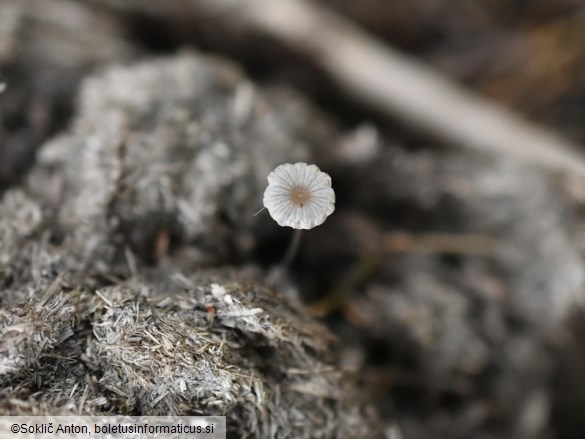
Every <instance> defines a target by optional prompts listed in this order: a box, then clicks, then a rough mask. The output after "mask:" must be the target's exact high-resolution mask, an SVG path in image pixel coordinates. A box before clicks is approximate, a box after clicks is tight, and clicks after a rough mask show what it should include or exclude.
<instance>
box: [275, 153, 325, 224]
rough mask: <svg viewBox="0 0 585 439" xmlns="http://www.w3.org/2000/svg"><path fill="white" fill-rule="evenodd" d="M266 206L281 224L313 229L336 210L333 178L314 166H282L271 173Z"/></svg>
mask: <svg viewBox="0 0 585 439" xmlns="http://www.w3.org/2000/svg"><path fill="white" fill-rule="evenodd" d="M264 206H265V207H266V208H267V209H268V212H269V213H270V216H271V217H272V218H274V220H275V221H276V222H277V223H278V224H279V225H280V226H283V227H285V226H286V227H292V228H293V229H312V228H313V227H316V226H318V225H320V224H323V222H325V220H326V219H327V217H328V216H329V215H331V214H332V213H333V211H334V210H335V192H334V191H333V189H332V188H331V177H330V176H329V175H328V174H326V173H325V172H321V171H320V170H319V168H318V167H317V166H315V165H307V164H306V163H295V164H290V163H286V164H284V165H280V166H278V167H277V168H276V169H275V170H274V171H272V172H271V173H270V174H269V175H268V187H267V188H266V191H265V192H264Z"/></svg>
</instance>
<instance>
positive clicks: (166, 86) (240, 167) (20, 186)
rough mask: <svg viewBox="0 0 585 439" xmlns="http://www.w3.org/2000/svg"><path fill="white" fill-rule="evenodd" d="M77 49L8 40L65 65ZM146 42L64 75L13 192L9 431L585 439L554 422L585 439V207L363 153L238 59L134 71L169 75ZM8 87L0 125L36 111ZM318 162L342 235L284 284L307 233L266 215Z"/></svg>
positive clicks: (6, 257)
mask: <svg viewBox="0 0 585 439" xmlns="http://www.w3.org/2000/svg"><path fill="white" fill-rule="evenodd" d="M41 3H42V2H41ZM46 3H47V4H48V3H51V4H53V3H54V4H55V7H57V6H61V7H63V8H78V9H75V10H76V11H78V14H80V15H77V17H78V19H81V18H82V17H84V16H85V15H84V14H87V16H92V17H93V16H94V15H93V14H96V15H95V16H96V17H97V16H99V17H102V18H103V19H104V20H106V21H107V23H109V24H108V25H107V26H113V27H112V28H108V29H110V30H111V29H126V30H128V29H129V28H130V25H129V24H128V23H129V22H128V21H126V20H130V21H131V20H132V18H131V17H130V18H129V17H128V16H126V15H123V14H120V13H119V10H118V9H117V8H113V9H109V8H108V7H102V8H96V9H94V8H93V7H90V6H87V5H88V4H90V3H91V4H102V3H103V4H106V3H108V4H115V3H116V2H101V1H98V0H95V1H93V2H87V3H86V2H83V3H77V2H67V1H55V2H53V1H52V0H51V1H50V2H46ZM34 4H35V2H33V1H32V0H31V1H27V2H22V3H21V2H12V1H6V0H5V1H0V10H2V9H1V8H9V9H11V10H19V11H21V12H20V15H17V16H18V17H23V16H24V15H23V14H25V13H26V14H29V15H30V14H32V15H31V16H36V15H34V14H41V12H42V11H43V9H42V8H34V7H33V6H34ZM42 4H45V3H42ZM140 4H141V3H140V2H128V5H131V7H130V10H136V9H140V8H141V6H140ZM177 4H178V3H176V2H168V3H165V5H166V6H165V8H169V10H172V9H173V5H174V6H176V5H177ZM19 8H20V9H19ZM165 8H163V9H165ZM67 10H70V9H67ZM71 10H72V9H71ZM142 12H143V13H145V14H146V12H144V11H142ZM147 12H148V11H147ZM150 13H152V12H148V14H150ZM27 16H28V15H27ZM5 17H7V15H3V14H0V23H1V22H2V20H5V19H6V18H5ZM165 17H166V18H165ZM159 19H160V20H163V21H164V20H170V19H169V17H168V16H166V15H161V16H160V17H159ZM81 22H83V20H81ZM104 23H105V22H104ZM55 26H57V28H59V29H61V28H60V27H59V26H62V24H60V21H57V22H56V24H55ZM107 26H106V27H107ZM124 26H127V27H126V28H125V27H124ZM6 29H10V28H7V27H2V26H0V32H4V31H6V32H8V31H7V30H6ZM26 29H27V30H28V29H31V30H34V29H35V27H34V26H31V27H27V28H26ZM66 29H67V28H64V29H61V30H62V31H63V33H61V32H55V34H46V32H45V31H39V32H40V33H39V34H37V33H34V32H32V31H31V33H30V34H29V33H27V32H19V33H14V34H13V35H12V34H11V35H12V37H11V38H12V39H13V41H14V43H13V44H16V45H18V46H19V47H37V45H39V44H41V42H40V38H41V36H43V35H49V36H46V38H45V41H44V43H43V44H46V46H47V47H51V48H53V50H56V51H57V52H58V53H64V51H65V50H66V49H65V48H59V47H60V46H59V45H58V44H57V42H58V41H60V36H61V35H63V34H65V35H66V34H67V30H66ZM167 31H168V29H167ZM100 32H101V31H96V32H95V33H92V35H94V37H95V38H102V37H100V36H99V35H101V34H100ZM73 33H75V32H73ZM130 34H131V33H130V32H128V33H127V34H123V33H121V34H119V33H116V32H113V31H112V32H104V36H103V38H104V41H103V42H102V43H103V44H105V46H107V47H109V49H108V50H106V49H107V47H101V44H97V46H96V47H101V48H100V50H99V51H97V49H96V52H95V53H94V49H95V47H94V46H92V45H90V44H87V45H86V46H87V50H86V51H81V52H76V53H78V54H83V58H84V59H86V58H88V59H90V61H88V63H87V64H86V63H85V62H78V61H76V59H77V58H76V57H75V56H73V55H71V56H69V55H68V56H64V58H65V59H66V60H68V61H70V62H71V63H70V64H65V65H63V64H59V65H58V66H57V67H55V70H54V71H55V72H57V73H58V74H56V76H54V77H55V78H56V80H57V82H59V80H61V79H63V78H68V77H69V76H67V75H74V76H75V78H76V79H75V80H72V81H70V82H67V84H68V86H67V87H65V88H64V89H63V90H64V93H63V95H59V96H61V97H60V98H59V99H62V102H64V103H65V104H67V105H73V104H72V102H73V101H72V99H73V96H74V95H76V96H77V98H76V102H77V103H76V105H75V111H74V112H73V115H72V118H71V121H70V122H69V123H68V124H66V121H67V119H68V117H64V118H62V120H61V122H62V125H61V126H59V125H58V124H57V125H55V126H54V127H53V131H54V132H55V133H54V135H52V136H51V137H50V139H49V140H47V141H45V139H43V140H42V141H39V143H42V144H43V145H42V148H41V149H40V150H39V153H38V157H37V161H36V163H35V165H34V166H33V167H32V169H31V170H30V172H29V173H28V174H26V175H24V174H23V173H22V172H21V171H20V172H17V174H18V178H13V177H10V178H5V180H4V181H0V186H2V187H1V188H0V190H2V191H3V192H2V195H1V198H0V414H73V413H76V414H106V413H107V414H110V413H114V414H129V415H134V414H199V413H205V414H216V415H227V416H228V430H229V431H230V432H231V434H232V435H234V436H235V437H324V438H330V437H331V438H333V437H336V438H348V437H356V438H361V437H381V436H382V435H383V433H385V434H386V436H387V437H390V438H392V439H396V438H397V437H400V434H401V435H402V436H403V437H404V438H409V439H410V438H414V439H417V438H421V439H423V438H429V437H444V438H470V437H473V438H475V437H477V438H489V437H497V438H504V439H505V438H520V439H523V438H542V439H545V438H546V439H555V438H559V439H560V438H564V437H578V436H570V434H571V431H572V430H571V428H569V427H566V428H564V429H563V428H559V427H558V426H557V425H555V424H554V423H553V422H551V419H553V418H551V416H559V415H558V413H559V411H560V410H562V412H563V416H565V417H564V418H562V417H561V418H557V419H565V420H569V421H570V422H573V424H571V423H570V422H569V423H568V424H566V425H578V423H579V415H578V414H577V415H572V416H571V415H570V414H571V413H572V412H571V410H574V409H575V407H579V406H578V405H575V402H574V401H573V400H572V399H571V398H566V397H565V396H566V393H562V392H567V390H566V389H568V388H569V389H570V388H571V386H573V385H574V384H573V383H577V384H575V385H579V383H581V381H579V380H576V379H575V377H577V376H578V373H577V371H578V368H577V369H575V365H576V364H577V365H578V364H579V361H580V358H581V356H580V353H579V352H581V351H579V349H580V348H579V347H578V340H577V338H578V336H579V334H580V333H581V332H582V330H580V329H579V328H580V327H581V326H579V324H573V325H572V326H571V327H569V329H571V331H572V332H571V331H566V328H567V321H568V319H569V318H570V317H571V316H575V315H576V316H579V315H581V314H582V311H579V309H580V307H581V305H580V304H581V303H582V298H583V283H584V281H585V269H584V267H583V260H582V251H583V246H582V242H583V241H582V236H583V235H582V233H583V222H582V218H581V216H582V211H581V210H580V207H579V206H580V203H582V201H583V199H584V197H583V194H584V193H585V191H584V187H583V185H582V184H581V183H580V182H578V181H574V180H569V179H563V178H557V177H553V176H549V175H544V174H543V173H542V172H541V171H540V170H538V169H532V168H529V167H526V166H523V165H521V164H519V163H516V162H513V161H509V160H503V159H499V158H496V157H487V156H483V155H479V154H470V153H469V154H468V153H462V152H461V151H455V150H450V149H449V148H445V147H441V148H440V147H437V146H436V145H420V144H416V145H415V146H416V147H415V148H409V147H408V145H406V144H405V145H400V144H397V142H396V139H395V138H394V137H393V136H392V135H391V134H389V133H388V132H386V131H384V130H383V129H382V128H383V127H382V126H379V125H376V124H375V123H369V124H367V123H366V124H361V125H359V126H357V127H354V126H352V127H343V128H342V127H341V125H340V124H339V123H337V122H336V118H335V115H334V114H325V113H324V112H323V111H319V110H317V109H315V107H314V106H312V105H311V104H310V103H309V102H308V100H307V99H306V98H304V97H302V96H300V95H299V94H297V93H295V92H293V91H291V90H290V89H288V88H286V87H281V86H274V85H267V84H265V83H261V82H257V81H254V80H252V79H250V78H249V77H247V75H246V74H244V73H243V72H242V70H241V69H240V68H239V67H238V66H237V65H236V64H234V63H232V62H229V61H226V60H225V59H222V58H221V57H219V56H216V55H213V56H211V55H202V54H200V53H198V52H196V51H193V50H184V51H182V52H179V53H175V54H173V55H167V56H157V57H155V56H151V55H150V54H149V55H146V56H145V57H144V58H145V59H143V60H141V61H126V62H125V63H124V64H121V63H120V62H118V61H117V59H119V58H117V56H118V54H121V53H127V54H128V53H132V54H137V53H141V52H142V51H143V50H147V48H138V49H137V48H136V47H137V45H136V44H135V43H136V42H134V41H132V40H131V38H130V36H129V35H130ZM19 38H23V40H22V41H21V40H19ZM53 39H56V40H55V41H57V42H54V41H53ZM108 39H112V41H114V42H115V43H112V44H110V43H108V42H107V41H108ZM4 41H8V40H2V42H4ZM25 42H26V44H28V45H29V46H26V45H24V44H25ZM0 44H2V43H0ZM74 47H76V46H74ZM92 47H94V49H91V48H92ZM110 49H111V51H110ZM125 51H127V52H125ZM41 52H44V51H41ZM98 52H99V53H98ZM2 53H3V52H2ZM34 53H36V52H34ZM0 56H2V55H1V54H0ZM80 56H81V55H80ZM21 58H22V60H21ZM57 59H58V57H56V56H54V55H50V54H47V56H46V58H43V57H39V60H38V62H39V65H40V66H45V67H46V68H44V69H41V72H42V71H51V69H50V68H49V65H52V64H51V63H53V62H56V61H55V60H57ZM4 60H5V61H4ZM25 60H26V62H25ZM30 60H31V55H30V54H27V52H26V51H23V52H21V51H12V52H10V54H9V55H6V58H3V62H6V64H5V65H21V66H22V67H19V68H22V71H23V72H27V75H30V76H22V78H29V77H30V78H34V77H35V75H36V74H40V73H39V72H38V69H37V70H34V69H32V68H30V66H29V64H27V62H30ZM91 65H93V66H99V69H97V70H94V71H93V72H92V73H87V70H85V69H89V66H91ZM81 66H84V67H83V68H81ZM7 72H10V71H9V70H7ZM6 75H7V76H6V79H7V91H6V92H5V93H2V94H0V108H2V109H3V110H2V111H3V112H2V115H1V116H2V122H3V123H6V122H5V121H6V120H8V119H9V118H8V116H5V115H7V114H8V113H9V111H10V112H14V113H15V114H20V116H23V115H25V114H26V113H27V112H28V111H29V106H28V104H27V103H26V102H28V101H26V102H25V101H22V102H20V101H19V102H20V103H19V104H18V105H17V104H14V102H15V101H13V96H15V95H16V94H18V93H24V92H27V91H30V90H31V89H34V87H32V86H30V85H29V83H28V82H24V79H23V82H22V83H20V82H19V81H16V82H12V81H11V80H10V79H11V78H12V76H10V75H9V74H8V73H6ZM19 77H20V76H19ZM27 81H28V79H27ZM80 81H81V82H80ZM46 84H47V86H48V87H49V88H50V89H51V90H59V87H58V86H57V85H55V83H53V82H47V83H46ZM78 84H81V85H80V87H78ZM10 93H13V94H12V95H11V94H10ZM5 105H6V107H4V106H5ZM4 108H6V110H4ZM8 109H9V111H8ZM50 113H51V114H53V115H54V114H55V113H54V112H53V111H52V110H51V111H50ZM20 116H19V117H20ZM23 117H24V116H23ZM64 126H66V128H64ZM10 133H13V131H10ZM11 139H13V136H12V134H10V135H7V136H3V137H2V139H1V140H2V142H3V143H2V144H1V145H4V147H6V145H7V144H8V143H10V142H11V141H12V140H11ZM2 151H6V149H4V150H0V157H2V158H1V159H0V167H1V166H2V165H3V164H4V165H5V164H6V163H8V162H7V161H6V160H8V159H7V157H8V156H7V155H2V154H3V152H2ZM19 151H20V149H19ZM297 161H306V162H309V163H315V164H316V165H318V166H319V167H320V168H321V169H322V170H323V171H326V172H328V173H329V174H330V175H331V176H332V179H333V187H334V189H335V191H336V198H337V201H336V211H335V212H334V214H333V215H331V216H330V217H329V218H328V219H327V221H326V222H325V223H324V224H323V225H322V226H320V227H318V228H316V229H314V230H311V231H307V232H306V233H305V235H304V236H303V241H302V243H301V247H300V252H299V254H298V256H297V258H296V259H295V261H294V262H293V264H292V266H291V267H288V268H282V267H279V268H277V266H278V263H279V261H280V260H281V258H282V256H283V255H284V253H285V251H286V246H287V243H288V240H289V239H290V230H287V229H283V228H279V227H278V226H277V225H276V224H275V223H274V221H272V220H271V219H270V217H269V215H268V214H267V213H266V212H261V213H260V214H258V215H256V216H254V214H255V213H256V212H258V211H259V210H260V208H261V207H262V204H261V203H262V193H263V191H264V189H265V187H266V176H267V175H268V173H269V172H270V171H271V170H272V169H273V168H274V167H275V166H276V165H278V164H281V163H284V162H293V163H294V162H297ZM29 164H30V163H29ZM10 169H13V168H12V167H11V168H10ZM1 178H2V177H1V175H0V179H1ZM9 186H10V187H9ZM316 315H318V316H319V317H316ZM334 334H335V335H334ZM571 334H574V335H573V336H572V337H573V338H571ZM562 346H565V352H564V353H563V355H561V356H559V355H557V350H558V349H559V347H562ZM566 346H568V347H569V348H571V350H570V351H567V350H566V349H568V348H567V347H566ZM555 371H556V373H557V377H558V376H559V375H558V374H559V373H561V376H562V377H563V379H562V380H559V379H558V378H557V379H556V380H552V379H551V378H552V377H553V373H554V372H555ZM559 371H560V372H559ZM564 371H567V373H566V375H563V372H564ZM574 394H575V395H582V394H583V391H582V390H581V391H580V392H579V391H578V390H575V392H574ZM575 413H578V410H576V411H575ZM551 414H552V415H551ZM567 432H569V433H567Z"/></svg>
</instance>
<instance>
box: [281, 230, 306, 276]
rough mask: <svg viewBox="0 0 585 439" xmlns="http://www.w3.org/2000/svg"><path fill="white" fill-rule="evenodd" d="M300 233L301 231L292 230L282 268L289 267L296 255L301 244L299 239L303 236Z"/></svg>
mask: <svg viewBox="0 0 585 439" xmlns="http://www.w3.org/2000/svg"><path fill="white" fill-rule="evenodd" d="M302 232H303V230H302V229H294V232H293V236H292V239H291V240H290V243H289V244H288V249H287V250H286V254H285V255H284V259H283V260H282V264H281V265H282V268H287V267H289V266H290V265H291V263H292V261H293V260H294V258H295V256H296V254H297V253H298V250H299V245H300V244H301V237H302V236H303V234H302Z"/></svg>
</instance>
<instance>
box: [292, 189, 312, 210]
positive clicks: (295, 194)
mask: <svg viewBox="0 0 585 439" xmlns="http://www.w3.org/2000/svg"><path fill="white" fill-rule="evenodd" d="M290 199H291V201H292V202H293V203H295V204H298V205H299V206H301V207H303V206H304V205H305V204H307V203H308V202H309V201H310V200H311V194H310V193H309V190H308V189H307V188H306V187H304V186H295V187H293V188H292V189H291V191H290Z"/></svg>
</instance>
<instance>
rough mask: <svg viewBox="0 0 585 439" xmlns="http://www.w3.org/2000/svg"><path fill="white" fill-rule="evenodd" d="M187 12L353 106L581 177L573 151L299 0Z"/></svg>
mask: <svg viewBox="0 0 585 439" xmlns="http://www.w3.org/2000/svg"><path fill="white" fill-rule="evenodd" d="M191 5H194V6H196V7H197V8H198V9H199V10H200V12H201V13H202V14H204V15H211V16H213V18H214V19H218V18H220V19H222V20H223V19H226V20H228V21H229V20H231V23H232V24H233V25H234V26H238V27H240V26H244V27H246V28H247V29H249V30H252V31H259V32H262V33H263V34H265V35H268V36H270V37H272V38H274V39H276V40H278V41H280V42H282V43H284V44H286V45H288V46H290V47H293V48H294V49H295V50H298V51H299V52H301V53H303V54H304V55H306V56H308V57H309V58H310V59H311V60H312V62H314V63H315V65H316V66H318V67H319V68H320V69H321V70H323V71H324V72H326V73H327V74H329V75H330V76H331V77H332V78H333V79H334V80H335V81H336V82H337V84H338V86H340V87H343V88H345V89H346V90H347V91H348V92H349V93H350V94H351V95H352V96H353V97H354V98H355V99H356V100H358V101H360V102H361V103H365V104H367V105H370V106H373V107H375V108H376V109H378V110H379V111H381V112H383V113H384V114H386V115H388V116H391V117H393V118H396V119H399V120H401V121H402V122H404V123H406V124H408V125H409V126H411V127H413V128H416V129H422V130H424V131H426V132H428V133H431V134H433V135H435V136H438V137H439V138H440V139H441V140H443V141H445V142H448V143H454V144H457V145H459V146H463V147H469V148H475V149H479V150H484V151H490V152H494V153H504V154H508V155H510V156H515V157H516V158H519V159H522V160H524V161H526V162H531V163H535V164H538V165H540V166H542V167H544V168H547V169H553V170H562V171H568V172H571V173H576V174H578V175H580V176H582V177H585V158H584V156H583V155H582V154H581V153H580V152H579V150H578V149H579V148H578V147H577V145H574V144H572V143H571V142H570V141H568V140H566V139H564V138H562V137H561V136H559V135H556V134H554V133H551V132H550V131H547V130H545V129H542V128H539V127H537V126H535V125H533V124H531V123H529V122H527V121H525V120H523V119H522V118H520V117H519V116H517V115H516V114H515V113H513V112H511V111H508V110H506V109H505V108H503V107H502V106H500V105H498V104H495V103H493V102H490V101H488V100H486V99H484V98H482V97H480V96H478V95H476V94H474V93H472V92H470V91H467V90H465V89H463V88H462V87H461V86H459V85H457V84H456V83H455V82H453V81H450V80H449V79H447V78H445V77H444V76H442V75H441V74H439V73H437V72H436V71H434V70H433V69H431V68H429V67H428V66H426V65H424V64H422V63H419V62H417V61H416V60H414V59H412V58H410V57H408V56H406V55H403V54H401V53H399V52H397V51H396V50H394V49H392V48H390V47H388V46H387V45H384V44H382V43H381V42H379V41H377V40H376V39H374V38H373V37H371V36H369V35H367V34H366V33H364V32H363V31H361V30H359V29H358V28H357V27H355V26H353V25H352V24H350V23H349V22H347V21H346V20H344V19H342V18H341V17H338V16H336V15H335V14H333V13H331V12H328V11H326V10H324V9H323V8H320V7H319V6H317V5H314V4H311V3H309V2H307V1H304V0H276V1H275V0H191Z"/></svg>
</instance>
